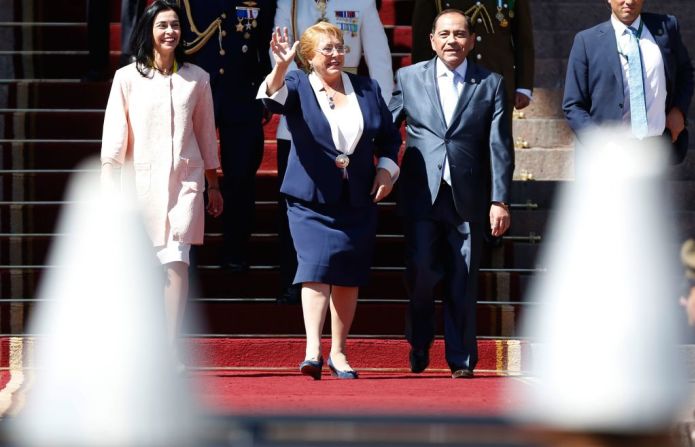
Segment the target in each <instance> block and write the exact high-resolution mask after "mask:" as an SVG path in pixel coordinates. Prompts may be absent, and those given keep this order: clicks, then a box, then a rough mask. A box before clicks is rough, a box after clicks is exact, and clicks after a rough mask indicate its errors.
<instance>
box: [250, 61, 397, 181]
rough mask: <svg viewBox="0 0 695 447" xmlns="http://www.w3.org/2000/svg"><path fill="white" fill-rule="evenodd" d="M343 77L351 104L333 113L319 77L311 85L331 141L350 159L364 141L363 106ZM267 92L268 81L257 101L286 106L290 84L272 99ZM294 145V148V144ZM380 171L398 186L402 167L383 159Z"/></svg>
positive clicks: (260, 88) (259, 89)
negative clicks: (273, 102) (267, 101)
mask: <svg viewBox="0 0 695 447" xmlns="http://www.w3.org/2000/svg"><path fill="white" fill-rule="evenodd" d="M341 75H342V78H343V87H344V88H345V96H347V100H348V101H347V104H345V105H343V106H342V107H336V108H334V109H331V107H330V105H329V102H328V96H327V95H326V92H325V89H324V87H323V84H322V83H321V80H320V79H319V78H318V76H317V75H316V74H314V73H310V74H309V83H310V84H311V87H312V89H313V90H314V95H316V99H317V100H318V102H319V106H320V107H321V111H322V112H323V114H324V115H325V116H326V119H327V120H328V124H329V125H330V127H331V137H332V139H333V144H334V145H335V148H336V149H337V150H338V151H339V152H342V153H344V154H346V155H350V154H352V153H353V152H355V147H356V146H357V143H358V142H359V141H360V137H362V131H363V130H364V117H363V116H362V109H360V105H359V102H357V95H356V94H355V89H354V88H353V86H352V82H350V77H349V76H348V75H347V74H345V73H342V74H341ZM267 92H268V84H267V82H266V81H265V80H264V81H263V83H262V84H261V85H260V87H259V88H258V94H257V95H256V99H266V98H267V99H272V100H273V101H275V102H277V103H278V104H285V101H287V95H288V90H287V84H283V85H282V87H281V88H280V89H279V90H278V91H276V92H275V93H273V94H272V95H268V93H267ZM292 144H294V141H293V142H292ZM377 168H383V169H386V170H387V171H388V172H389V173H390V174H391V178H392V180H393V181H394V182H395V181H396V179H397V178H398V175H399V173H400V168H399V167H398V164H396V163H395V162H394V161H393V160H391V159H390V158H388V157H379V161H378V163H377Z"/></svg>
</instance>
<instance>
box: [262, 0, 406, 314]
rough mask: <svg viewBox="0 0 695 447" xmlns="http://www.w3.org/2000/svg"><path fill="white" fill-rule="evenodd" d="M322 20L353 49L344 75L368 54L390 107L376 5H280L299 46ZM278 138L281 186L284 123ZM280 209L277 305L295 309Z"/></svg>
mask: <svg viewBox="0 0 695 447" xmlns="http://www.w3.org/2000/svg"><path fill="white" fill-rule="evenodd" d="M319 20H326V21H328V22H331V23H332V24H334V25H336V26H338V27H339V28H340V29H341V30H342V31H343V39H344V40H345V46H346V47H347V49H348V52H347V53H346V54H345V67H344V68H343V70H344V71H349V72H352V73H356V72H357V67H358V65H359V64H360V59H361V58H362V55H363V54H364V59H365V61H366V63H367V68H368V69H369V76H370V77H372V78H374V79H375V80H376V81H377V82H378V83H379V87H380V88H381V95H382V97H383V98H384V101H385V102H386V104H388V102H389V100H390V99H391V92H392V91H393V69H392V66H391V50H390V49H389V44H388V40H387V38H386V33H385V32H384V26H383V25H382V23H381V19H379V12H378V11H377V8H376V4H375V2H374V0H278V4H277V12H276V13H275V26H279V27H280V28H283V27H287V29H288V30H289V38H290V43H293V42H294V41H296V40H299V37H300V36H301V35H302V33H303V32H304V30H305V29H307V28H308V27H310V26H311V25H313V24H315V23H316V22H318V21H319ZM296 68H297V66H296V65H295V64H292V65H291V66H290V68H289V70H293V69H296ZM277 138H278V146H277V156H278V177H279V178H280V182H282V179H283V178H284V176H285V169H286V168H287V157H288V155H289V153H290V144H291V143H290V133H289V131H288V130H287V126H286V124H285V119H284V117H282V119H281V121H280V125H279V126H278V133H277ZM280 205H281V208H282V209H281V215H280V239H281V245H282V247H281V259H280V275H281V288H280V295H279V296H278V301H279V302H291V303H295V302H299V293H300V287H296V286H292V281H293V280H294V274H295V271H296V270H297V254H296V252H295V251H294V245H293V243H292V239H291V236H290V233H289V227H288V224H287V213H286V212H285V211H286V208H285V201H284V199H283V198H281V199H280Z"/></svg>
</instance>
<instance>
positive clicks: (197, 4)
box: [180, 0, 276, 270]
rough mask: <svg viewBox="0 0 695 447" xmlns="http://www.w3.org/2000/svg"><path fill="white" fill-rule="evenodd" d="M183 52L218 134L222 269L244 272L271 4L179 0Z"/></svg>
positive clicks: (258, 156) (269, 1) (259, 155)
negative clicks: (203, 83)
mask: <svg viewBox="0 0 695 447" xmlns="http://www.w3.org/2000/svg"><path fill="white" fill-rule="evenodd" d="M180 4H181V6H182V9H183V16H184V17H182V18H181V21H182V30H183V40H184V47H185V49H186V53H187V54H188V55H189V56H190V58H191V59H192V62H193V63H195V64H196V65H199V66H200V67H202V68H204V69H205V70H206V71H207V72H208V73H210V85H211V87H212V95H213V101H214V105H215V122H216V126H217V128H218V131H219V138H220V152H221V162H222V171H223V173H224V177H223V179H222V195H223V198H224V204H225V206H224V208H225V211H224V213H223V215H222V222H223V226H224V247H223V254H222V257H223V258H222V262H223V264H227V265H228V266H230V267H232V268H235V269H240V270H243V269H244V268H245V267H246V266H247V259H246V256H247V246H248V240H249V237H250V234H251V228H252V225H253V215H254V211H255V207H254V202H255V177H256V171H257V170H258V168H259V166H260V163H261V160H262V158H263V144H264V137H263V125H262V120H263V105H262V104H261V102H260V101H257V100H256V99H255V98H256V92H257V90H258V86H259V85H260V83H261V82H262V81H263V78H265V76H266V75H267V74H268V73H269V72H270V69H271V65H270V53H269V42H270V38H271V34H272V30H273V19H274V17H275V8H276V1H275V0H256V1H242V0H180Z"/></svg>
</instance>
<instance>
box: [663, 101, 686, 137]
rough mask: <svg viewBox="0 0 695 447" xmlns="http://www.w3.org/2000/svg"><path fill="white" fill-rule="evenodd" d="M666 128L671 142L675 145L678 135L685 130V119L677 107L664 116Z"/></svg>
mask: <svg viewBox="0 0 695 447" xmlns="http://www.w3.org/2000/svg"><path fill="white" fill-rule="evenodd" d="M666 128H667V129H668V130H670V131H671V142H672V143H675V141H676V140H677V139H678V135H680V134H681V132H683V129H685V117H684V116H683V112H681V111H680V109H678V108H677V107H674V108H672V109H671V111H670V112H668V114H667V115H666Z"/></svg>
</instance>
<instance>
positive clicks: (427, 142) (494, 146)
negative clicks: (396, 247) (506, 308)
mask: <svg viewBox="0 0 695 447" xmlns="http://www.w3.org/2000/svg"><path fill="white" fill-rule="evenodd" d="M474 41H475V34H474V32H473V29H472V26H471V23H470V21H469V19H468V18H467V17H466V16H465V15H464V13H463V12H462V11H460V10H445V11H442V12H441V13H440V14H439V15H438V16H437V17H436V18H435V19H434V25H433V28H432V34H430V42H431V45H432V49H433V50H434V51H435V52H436V53H437V56H436V57H435V58H433V59H431V60H428V61H426V62H421V63H419V64H415V65H411V66H410V67H405V68H403V69H401V70H400V71H399V72H398V74H397V76H396V89H395V91H394V93H393V98H392V99H391V102H390V104H389V109H391V113H392V114H393V118H394V121H395V122H396V124H400V123H401V122H402V121H403V120H404V119H405V120H406V123H407V127H406V129H407V140H406V149H405V154H404V155H403V161H402V165H401V175H400V177H399V178H400V180H399V182H400V197H399V208H400V211H401V213H402V215H403V217H404V223H405V237H406V251H407V254H406V257H407V259H406V283H407V289H408V294H409V298H410V306H409V310H408V315H407V334H406V337H407V338H408V341H409V342H410V345H411V351H410V365H411V370H412V371H413V372H415V373H418V372H422V371H424V370H425V369H426V368H427V366H428V364H429V348H430V345H431V344H432V340H433V339H434V310H435V305H434V296H433V291H434V287H435V285H436V284H437V283H438V282H439V281H440V280H442V281H444V286H445V287H444V290H445V296H444V335H445V342H446V360H447V363H448V365H449V367H450V369H451V373H452V377H454V378H462V377H472V376H473V369H474V368H475V365H476V362H477V360H478V351H477V342H476V294H477V275H478V266H479V261H480V250H481V241H482V235H483V230H484V226H485V225H488V224H489V225H490V227H491V228H492V234H493V235H494V236H500V235H502V234H503V233H504V232H505V231H507V229H508V228H509V224H510V215H509V209H508V205H507V203H508V201H509V196H510V189H511V181H512V172H513V170H514V152H513V147H512V139H511V128H510V127H511V126H510V124H509V122H510V121H509V119H508V117H507V114H508V113H509V111H508V109H507V107H506V106H505V98H506V95H505V85H504V81H503V79H502V76H500V75H499V74H496V73H492V72H490V71H488V70H487V69H485V68H483V67H481V66H479V65H476V64H475V63H473V62H471V61H467V60H466V56H467V55H468V53H469V52H470V51H471V49H472V48H473V44H474ZM488 171H491V172H492V176H491V178H492V181H491V184H490V185H488V184H486V183H487V182H486V180H485V179H486V178H488V177H487V174H486V173H487V172H488ZM488 190H491V197H492V201H489V200H488V198H487V197H488V196H487V191H488ZM486 209H487V210H488V211H487V213H486V212H485V210H486ZM486 214H487V216H489V222H483V221H482V219H481V217H482V216H484V215H486ZM486 220H487V219H486Z"/></svg>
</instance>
